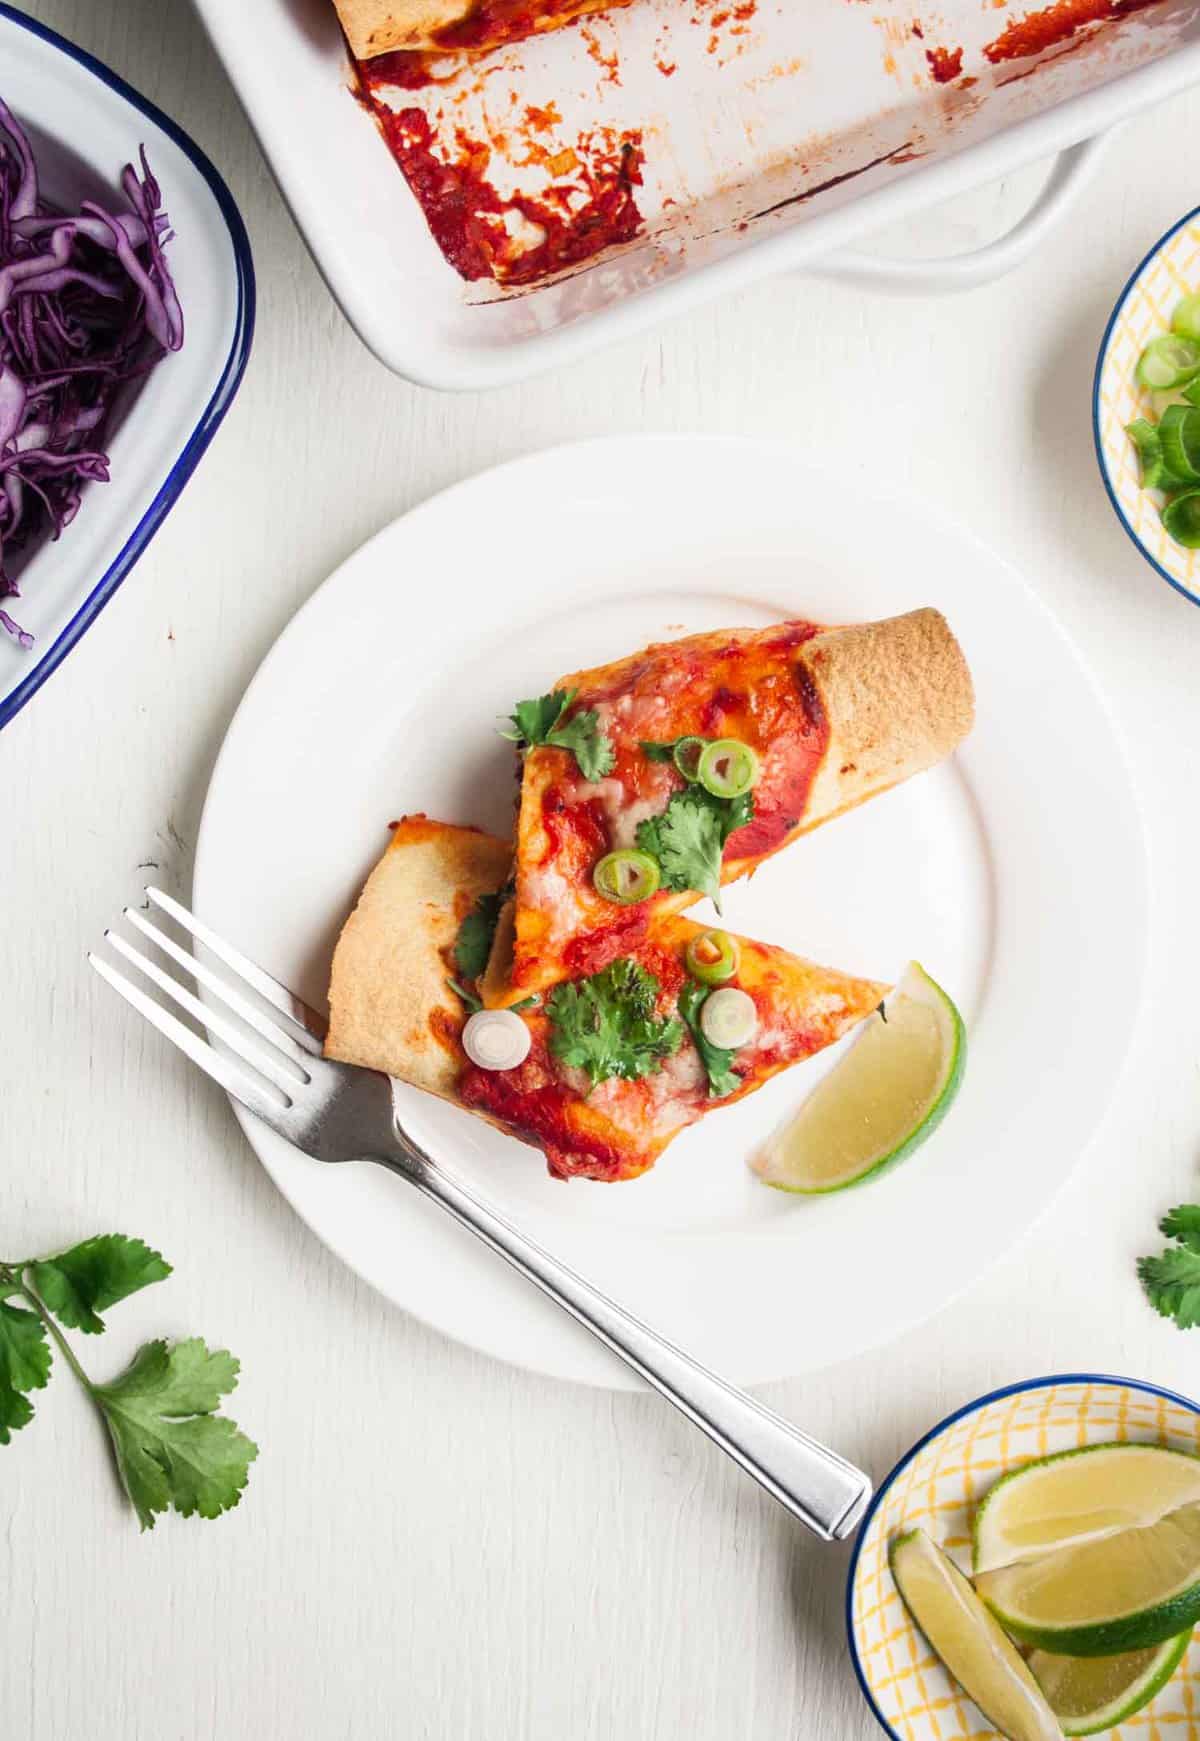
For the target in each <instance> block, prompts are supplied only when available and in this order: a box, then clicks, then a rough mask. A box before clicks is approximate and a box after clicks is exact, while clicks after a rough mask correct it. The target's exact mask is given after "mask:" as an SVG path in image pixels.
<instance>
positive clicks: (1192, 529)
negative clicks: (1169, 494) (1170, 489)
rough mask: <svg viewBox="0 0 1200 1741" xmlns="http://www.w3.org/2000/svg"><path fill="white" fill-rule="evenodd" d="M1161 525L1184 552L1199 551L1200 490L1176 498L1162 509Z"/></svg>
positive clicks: (1189, 491)
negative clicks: (1181, 546)
mask: <svg viewBox="0 0 1200 1741" xmlns="http://www.w3.org/2000/svg"><path fill="white" fill-rule="evenodd" d="M1163 525H1164V526H1165V527H1166V529H1167V531H1168V532H1169V533H1170V534H1171V537H1172V538H1173V539H1174V540H1175V542H1176V544H1182V545H1183V548H1184V549H1185V550H1200V490H1188V492H1187V493H1186V495H1182V496H1176V498H1175V500H1174V501H1173V502H1168V504H1167V506H1166V507H1165V508H1164V509H1163Z"/></svg>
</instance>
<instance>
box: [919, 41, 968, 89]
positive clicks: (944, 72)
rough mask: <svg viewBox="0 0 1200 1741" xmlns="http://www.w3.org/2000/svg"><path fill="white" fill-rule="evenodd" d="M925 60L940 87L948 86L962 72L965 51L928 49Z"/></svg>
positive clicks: (957, 49)
mask: <svg viewBox="0 0 1200 1741" xmlns="http://www.w3.org/2000/svg"><path fill="white" fill-rule="evenodd" d="M925 59H926V60H927V61H928V62H929V70H930V72H931V73H932V74H933V76H934V78H935V79H936V80H937V82H938V84H939V85H948V84H950V83H951V82H952V81H953V80H954V79H956V78H957V77H958V75H959V73H961V71H962V63H963V51H962V49H961V48H927V49H926V50H925Z"/></svg>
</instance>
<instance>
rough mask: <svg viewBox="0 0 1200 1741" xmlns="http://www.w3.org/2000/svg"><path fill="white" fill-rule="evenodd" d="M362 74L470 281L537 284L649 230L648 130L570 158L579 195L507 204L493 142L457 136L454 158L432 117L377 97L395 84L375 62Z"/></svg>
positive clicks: (604, 137) (519, 198)
mask: <svg viewBox="0 0 1200 1741" xmlns="http://www.w3.org/2000/svg"><path fill="white" fill-rule="evenodd" d="M381 58H383V59H385V60H394V59H401V60H403V59H406V58H415V59H418V60H423V59H424V57H422V56H415V57H405V56H383V57H381ZM359 70H360V75H361V77H362V80H363V89H364V91H365V92H366V93H367V95H368V97H369V98H370V99H371V107H372V109H373V111H374V114H375V117H376V120H377V121H378V124H379V127H380V129H381V131H382V133H383V136H384V138H385V139H386V140H387V143H388V145H389V147H390V149H391V152H392V155H393V157H395V159H396V161H397V163H398V164H399V165H400V167H401V169H402V170H403V171H404V175H405V177H406V179H407V181H408V184H409V186H410V187H411V188H412V191H413V193H414V194H415V195H416V197H417V199H418V201H419V202H420V205H421V209H422V211H423V212H424V214H425V221H426V223H427V224H428V225H429V228H430V230H431V232H432V234H433V237H434V240H435V241H436V242H437V244H438V246H439V248H440V249H441V250H442V253H443V254H444V255H445V256H446V259H447V260H448V261H449V262H450V264H451V266H453V267H454V269H455V271H457V272H458V273H460V274H461V276H462V277H463V278H466V279H472V280H473V279H480V278H493V279H496V280H497V281H498V282H500V283H502V284H506V285H514V286H515V285H523V284H532V283H534V282H536V281H538V280H540V279H543V278H549V277H553V276H554V275H555V274H556V273H558V272H561V271H562V270H564V269H565V268H567V267H571V266H578V265H580V264H582V263H583V262H584V261H586V260H590V259H593V258H594V257H595V256H596V255H597V254H600V253H603V251H604V250H605V249H606V248H609V247H612V246H614V245H615V244H617V243H620V242H628V241H631V240H632V239H633V238H634V237H635V236H636V235H637V234H638V233H639V231H640V230H641V227H642V215H641V213H640V212H639V210H638V206H637V197H636V189H637V188H638V187H639V186H640V185H641V180H642V164H643V161H644V156H643V151H642V136H641V134H640V133H636V132H635V133H631V134H628V135H625V136H619V137H618V136H614V135H612V134H611V133H608V132H606V131H605V130H598V131H597V134H596V135H595V136H593V137H592V138H591V139H590V140H589V141H587V144H588V145H589V146H590V147H591V149H590V150H589V151H588V154H587V156H586V157H584V156H583V155H582V154H580V153H571V158H572V162H571V168H572V171H573V173H574V175H575V176H576V178H577V182H578V184H579V187H578V191H577V193H575V195H574V197H573V191H574V190H567V189H563V188H558V187H551V188H549V189H547V190H546V192H545V194H543V195H542V196H541V197H534V196H533V195H529V194H523V193H520V192H516V193H512V194H509V195H507V196H503V197H502V196H501V195H500V194H499V193H498V192H497V190H496V188H495V187H494V186H493V185H492V183H491V182H490V181H489V180H488V178H487V168H488V163H489V160H490V158H491V146H490V145H488V144H487V143H485V142H483V141H481V140H476V139H472V138H470V137H469V136H468V135H466V134H465V133H463V132H462V131H461V130H459V132H458V133H457V135H456V141H455V148H454V154H453V156H452V157H449V158H448V157H447V156H446V155H445V154H444V153H445V147H444V145H443V144H442V143H441V141H436V142H435V138H434V129H433V124H432V123H431V121H430V119H429V116H428V115H427V114H426V113H425V111H424V110H422V109H417V108H408V109H401V110H399V111H395V110H393V109H390V108H389V107H388V106H387V105H386V104H385V103H383V102H380V101H377V100H375V99H374V98H373V96H372V90H373V87H376V86H382V85H386V84H389V83H390V84H392V85H393V86H394V85H395V84H396V80H395V78H394V77H393V76H392V75H391V72H390V71H385V72H384V73H383V74H381V75H380V76H379V78H378V80H377V79H376V74H375V72H374V70H373V63H372V64H370V65H367V66H363V67H360V69H359ZM581 143H583V142H582V141H581ZM511 218H517V219H519V220H521V223H520V225H519V228H520V229H523V230H524V232H525V234H524V236H523V237H520V236H514V234H513V233H512V231H511V229H510V227H509V221H508V220H510V219H511ZM529 226H533V230H532V231H530V228H529Z"/></svg>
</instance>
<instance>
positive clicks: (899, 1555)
mask: <svg viewBox="0 0 1200 1741" xmlns="http://www.w3.org/2000/svg"><path fill="white" fill-rule="evenodd" d="M889 1560H890V1562H891V1568H892V1576H893V1578H895V1580H896V1587H897V1588H898V1590H899V1591H900V1594H901V1596H902V1597H903V1598H904V1606H905V1607H906V1608H907V1609H908V1611H909V1613H910V1614H911V1615H912V1617H913V1619H914V1620H915V1621H916V1623H917V1625H918V1626H919V1627H920V1628H921V1631H922V1632H923V1633H924V1634H925V1636H926V1638H927V1639H928V1640H929V1642H930V1644H931V1645H932V1646H933V1648H934V1650H935V1651H936V1652H937V1654H938V1655H939V1656H940V1657H941V1659H942V1661H943V1662H944V1663H945V1665H946V1667H947V1669H949V1671H950V1673H951V1674H952V1675H953V1676H954V1678H955V1680H956V1681H957V1682H958V1684H959V1685H960V1686H961V1687H962V1689H963V1691H964V1692H965V1693H966V1694H967V1695H968V1697H969V1698H972V1699H974V1701H975V1703H976V1704H977V1705H978V1706H979V1709H980V1710H981V1711H982V1712H983V1714H984V1716H985V1717H986V1718H987V1720H988V1722H989V1723H991V1724H992V1725H993V1727H994V1728H996V1729H998V1730H999V1731H1000V1733H1001V1734H1002V1735H1007V1736H1008V1737H1009V1741H1061V1735H1062V1731H1061V1729H1060V1728H1059V1726H1058V1722H1057V1720H1056V1718H1055V1716H1054V1713H1053V1711H1052V1710H1051V1709H1050V1706H1049V1705H1048V1704H1047V1703H1046V1699H1045V1697H1044V1695H1043V1693H1042V1690H1041V1688H1040V1687H1039V1686H1038V1684H1037V1682H1036V1681H1035V1680H1034V1678H1033V1676H1032V1675H1031V1674H1030V1672H1029V1670H1028V1669H1027V1668H1026V1666H1025V1664H1024V1663H1023V1662H1022V1660H1021V1658H1020V1656H1019V1655H1018V1653H1017V1650H1016V1648H1015V1646H1014V1645H1013V1643H1012V1641H1011V1639H1008V1638H1005V1636H1004V1634H1003V1632H1001V1630H1000V1628H999V1627H998V1626H997V1625H996V1622H995V1621H994V1620H993V1619H992V1616H991V1615H990V1614H989V1613H988V1611H987V1609H986V1608H985V1607H984V1605H983V1603H982V1602H981V1601H980V1600H979V1597H978V1596H977V1595H976V1594H975V1592H974V1590H972V1588H971V1585H970V1583H969V1581H968V1580H967V1579H966V1578H964V1577H963V1575H962V1573H961V1572H960V1571H959V1569H958V1567H957V1566H956V1565H954V1564H953V1562H952V1561H950V1560H948V1559H947V1558H946V1556H945V1554H944V1553H942V1552H941V1550H940V1549H939V1548H936V1547H935V1546H934V1545H933V1543H932V1542H931V1541H930V1539H929V1537H928V1536H927V1535H926V1534H925V1531H924V1530H923V1529H914V1530H910V1531H909V1533H908V1534H907V1535H902V1536H899V1537H897V1539H896V1540H895V1541H894V1542H893V1543H892V1545H891V1549H890V1551H889Z"/></svg>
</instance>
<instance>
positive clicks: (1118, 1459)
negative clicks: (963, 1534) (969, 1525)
mask: <svg viewBox="0 0 1200 1741" xmlns="http://www.w3.org/2000/svg"><path fill="white" fill-rule="evenodd" d="M1197 1500H1200V1457H1189V1456H1186V1455H1185V1454H1184V1453H1183V1452H1182V1451H1169V1450H1167V1448H1166V1447H1165V1446H1164V1445H1137V1444H1123V1445H1085V1446H1084V1447H1083V1448H1082V1449H1081V1450H1078V1451H1062V1452H1060V1453H1059V1454H1058V1456H1055V1457H1043V1458H1042V1459H1041V1461H1040V1462H1037V1463H1027V1464H1025V1466H1024V1467H1023V1468H1021V1469H1015V1470H1014V1471H1013V1473H1012V1474H1011V1475H1005V1476H1004V1478H1003V1479H1002V1480H1000V1481H997V1483H996V1485H995V1486H994V1487H993V1488H992V1489H991V1491H990V1492H989V1493H988V1495H987V1497H986V1498H985V1499H984V1501H983V1504H982V1505H981V1506H980V1507H979V1510H978V1511H977V1512H976V1514H975V1531H974V1534H975V1551H974V1567H975V1575H976V1577H978V1575H979V1574H980V1573H981V1572H994V1571H996V1570H997V1568H998V1567H1000V1566H1011V1565H1012V1564H1013V1563H1014V1562H1015V1561H1017V1560H1028V1559H1033V1558H1035V1557H1036V1556H1037V1555H1039V1554H1044V1553H1048V1552H1050V1551H1052V1550H1054V1549H1056V1548H1066V1547H1077V1546H1079V1544H1080V1543H1081V1542H1086V1541H1095V1540H1098V1539H1099V1538H1100V1537H1101V1536H1106V1535H1116V1533H1117V1531H1118V1530H1122V1529H1144V1528H1145V1527H1146V1525H1147V1524H1150V1523H1157V1522H1158V1520H1159V1518H1160V1517H1165V1516H1166V1515H1167V1513H1168V1512H1169V1511H1177V1510H1178V1509H1179V1507H1180V1506H1181V1505H1191V1504H1194V1503H1195V1501H1197Z"/></svg>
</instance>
